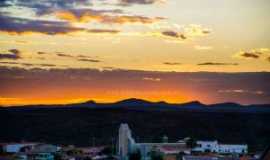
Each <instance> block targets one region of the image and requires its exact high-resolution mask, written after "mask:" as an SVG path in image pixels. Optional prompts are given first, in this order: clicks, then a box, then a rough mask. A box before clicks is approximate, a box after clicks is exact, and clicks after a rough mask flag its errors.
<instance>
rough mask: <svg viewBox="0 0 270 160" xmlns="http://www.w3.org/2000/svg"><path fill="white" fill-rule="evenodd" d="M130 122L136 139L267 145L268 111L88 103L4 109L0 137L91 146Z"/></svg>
mask: <svg viewBox="0 0 270 160" xmlns="http://www.w3.org/2000/svg"><path fill="white" fill-rule="evenodd" d="M123 122H126V123H128V124H129V126H130V128H131V129H132V131H133V134H134V136H135V137H136V139H137V140H139V141H143V142H151V141H152V142H159V141H160V138H161V137H163V135H165V134H166V135H167V136H168V137H169V141H170V142H176V141H178V140H179V139H182V138H183V137H196V139H207V140H211V139H217V140H219V141H221V142H226V143H248V144H249V145H250V147H249V149H250V151H252V150H256V149H260V150H263V149H264V147H265V146H267V145H268V144H270V136H269V135H270V125H269V124H270V114H269V113H245V112H243V113H234V112H231V113H228V112H226V113H223V112H203V111H197V112H196V111H138V110H127V109H121V108H116V109H88V108H34V107H33V108H28V109H26V108H21V109H18V108H17V109H16V108H2V109H0V126H1V128H2V129H1V132H0V141H1V142H5V141H6V142H14V141H21V140H25V141H38V142H48V143H52V144H63V145H65V144H67V145H69V144H74V145H77V146H89V145H91V143H90V142H89V137H95V140H96V144H97V145H98V144H106V145H108V144H112V138H114V143H115V142H116V139H117V135H118V128H119V125H120V123H123Z"/></svg>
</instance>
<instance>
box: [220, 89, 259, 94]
mask: <svg viewBox="0 0 270 160" xmlns="http://www.w3.org/2000/svg"><path fill="white" fill-rule="evenodd" d="M218 93H225V94H232V93H233V94H257V95H262V94H264V92H263V91H260V90H256V91H251V90H244V89H227V90H218Z"/></svg>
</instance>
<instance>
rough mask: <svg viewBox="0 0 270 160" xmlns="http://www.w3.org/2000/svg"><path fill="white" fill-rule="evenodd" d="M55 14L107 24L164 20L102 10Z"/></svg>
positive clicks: (61, 17) (84, 21)
mask: <svg viewBox="0 0 270 160" xmlns="http://www.w3.org/2000/svg"><path fill="white" fill-rule="evenodd" d="M54 15H55V16H56V17H57V18H59V19H62V20H66V21H68V22H81V23H88V22H99V23H105V24H127V23H128V24H134V23H135V24H136V23H139V24H150V23H155V22H159V21H161V20H164V19H165V18H162V17H154V18H150V17H146V16H138V15H108V14H103V13H102V12H97V13H95V14H92V13H91V12H83V13H80V14H76V13H74V12H72V11H57V12H55V13H54Z"/></svg>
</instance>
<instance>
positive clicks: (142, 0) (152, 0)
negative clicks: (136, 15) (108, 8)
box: [119, 0, 165, 6]
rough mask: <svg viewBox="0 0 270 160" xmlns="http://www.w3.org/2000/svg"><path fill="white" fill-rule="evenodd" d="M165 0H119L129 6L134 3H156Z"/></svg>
mask: <svg viewBox="0 0 270 160" xmlns="http://www.w3.org/2000/svg"><path fill="white" fill-rule="evenodd" d="M163 2H165V0H119V4H120V5H124V6H129V5H134V4H140V5H141V4H143V5H146V4H154V3H163Z"/></svg>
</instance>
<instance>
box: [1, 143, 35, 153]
mask: <svg viewBox="0 0 270 160" xmlns="http://www.w3.org/2000/svg"><path fill="white" fill-rule="evenodd" d="M35 145H36V143H7V144H5V145H3V151H4V152H7V153H18V152H20V150H21V149H22V148H23V147H27V146H29V147H31V148H32V147H33V146H35Z"/></svg>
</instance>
